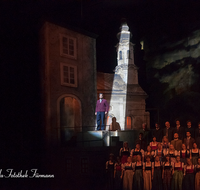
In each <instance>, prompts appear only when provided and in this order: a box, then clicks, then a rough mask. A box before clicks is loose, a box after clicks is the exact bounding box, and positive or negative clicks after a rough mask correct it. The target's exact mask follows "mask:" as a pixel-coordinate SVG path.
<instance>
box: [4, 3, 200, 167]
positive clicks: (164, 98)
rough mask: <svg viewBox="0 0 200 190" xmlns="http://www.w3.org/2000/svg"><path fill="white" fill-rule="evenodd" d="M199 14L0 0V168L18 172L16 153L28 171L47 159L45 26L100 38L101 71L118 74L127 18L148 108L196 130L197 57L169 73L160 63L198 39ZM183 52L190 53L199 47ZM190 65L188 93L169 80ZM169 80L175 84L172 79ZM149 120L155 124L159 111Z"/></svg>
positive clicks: (172, 6)
mask: <svg viewBox="0 0 200 190" xmlns="http://www.w3.org/2000/svg"><path fill="white" fill-rule="evenodd" d="M199 10H200V2H199V1H197V0H196V1H195V0H190V1H189V0H188V1H187V0H177V1H170V0H121V1H118V0H82V1H81V0H74V1H72V0H71V1H70V0H65V1H64V0H60V1H53V0H52V1H37V2H35V1H13V2H8V1H2V2H1V3H0V65H1V67H0V72H1V97H2V98H1V101H2V103H1V106H0V109H1V120H0V127H1V133H0V136H1V143H0V148H1V150H2V152H4V157H1V158H0V162H1V163H3V164H5V165H9V167H11V165H12V164H13V165H18V164H19V162H20V161H21V159H22V157H21V156H16V159H12V158H11V157H12V156H13V155H15V153H16V151H18V153H19V154H20V153H23V155H24V156H23V159H24V161H25V164H22V165H23V167H26V164H27V165H31V166H30V167H32V165H34V164H35V165H37V164H38V163H37V162H35V160H37V158H38V157H39V154H40V153H41V152H42V149H41V148H40V147H41V144H42V137H41V136H42V135H41V134H42V130H41V116H40V104H41V102H40V78H39V64H40V56H39V55H40V52H39V30H40V27H41V25H42V23H43V21H44V20H50V21H53V22H55V23H57V24H61V25H69V26H72V27H75V28H80V29H83V30H87V31H89V32H92V33H95V34H97V35H98V38H97V40H96V44H97V45H96V48H97V49H96V51H97V70H98V71H101V72H109V73H112V72H113V70H114V68H115V66H116V64H117V62H116V49H115V45H116V44H117V43H118V41H117V38H116V34H117V33H118V32H119V27H120V24H121V19H122V18H126V19H127V23H128V26H129V28H130V31H131V32H132V36H133V37H132V39H131V41H132V42H134V43H135V44H136V46H135V64H136V65H137V66H138V67H139V68H140V70H139V83H140V85H141V86H142V88H143V89H144V90H145V91H146V92H147V93H148V94H149V98H148V99H147V108H151V109H154V110H156V109H159V110H160V112H159V113H160V117H161V118H160V121H161V122H163V121H165V120H170V121H174V119H175V118H176V117H180V118H185V119H186V118H188V119H195V122H196V123H197V122H198V120H200V119H198V118H199V116H200V115H199V113H200V110H199V107H200V88H199V82H200V79H199V70H200V69H199V56H196V57H192V56H191V55H189V56H188V57H185V58H184V60H182V61H183V63H182V65H181V64H179V62H177V60H172V61H171V62H169V64H168V65H169V66H168V67H164V66H163V67H162V68H159V67H156V66H155V62H156V60H162V59H164V58H163V57H159V56H161V55H164V54H165V53H166V52H169V54H168V56H169V57H172V58H173V53H170V52H173V51H175V50H177V51H178V50H182V49H183V47H182V46H184V42H180V41H184V40H186V42H188V41H187V40H188V38H189V37H191V36H194V35H193V32H195V31H197V30H199V29H200V11H199ZM199 34H200V33H197V35H196V36H197V38H198V35H199ZM142 40H143V41H144V42H145V44H146V46H145V47H146V49H145V50H144V51H141V50H140V41H142ZM177 42H180V43H179V45H173V44H176V43H177ZM181 43H182V46H181ZM198 43H199V42H198ZM198 43H197V44H198ZM173 48H174V49H173ZM184 48H186V51H190V50H191V52H192V48H195V47H194V46H192V45H191V46H184ZM187 48H189V49H187ZM199 55H200V53H199ZM152 60H154V61H152ZM171 63H173V64H171ZM176 63H177V64H178V66H177V64H176ZM188 63H190V64H191V67H192V71H191V73H192V76H194V75H195V77H193V78H192V80H193V83H191V85H190V86H189V87H187V84H186V83H187V82H186V83H184V82H183V83H182V86H183V87H181V88H178V90H176V87H174V86H170V84H169V81H173V82H174V80H176V79H175V78H173V77H174V75H176V74H174V70H178V71H177V73H180V72H179V71H181V69H183V70H184V68H186V67H187V64H188ZM184 72H185V71H184ZM169 73H172V74H174V75H171V74H169ZM157 76H158V77H157ZM163 76H165V77H164V78H163ZM170 76H172V79H170V80H169V77H170ZM176 76H177V75H176ZM189 76H190V75H189ZM166 78H167V79H166ZM166 80H168V81H167V82H166ZM163 81H164V82H163ZM173 84H174V83H173ZM174 85H175V86H176V84H174ZM94 93H95V92H94ZM183 102H184V103H183ZM184 105H185V106H184ZM184 110H185V111H184ZM151 114H152V115H151V116H152V121H153V122H155V121H156V120H157V111H152V112H151ZM180 114H182V115H180ZM183 121H184V122H185V120H184V119H183ZM38 150H39V151H38ZM36 152H37V154H35V153H36ZM8 158H10V161H9V160H8ZM27 159H30V161H29V162H28V161H27ZM26 161H27V162H26ZM8 163H9V164H8ZM30 163H31V164H30ZM19 167H21V165H19Z"/></svg>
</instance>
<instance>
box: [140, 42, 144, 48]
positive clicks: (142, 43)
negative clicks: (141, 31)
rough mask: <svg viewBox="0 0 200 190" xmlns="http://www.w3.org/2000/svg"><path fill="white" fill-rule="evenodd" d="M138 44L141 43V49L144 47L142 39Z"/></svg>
mask: <svg viewBox="0 0 200 190" xmlns="http://www.w3.org/2000/svg"><path fill="white" fill-rule="evenodd" d="M140 45H141V50H143V49H144V41H141V42H140Z"/></svg>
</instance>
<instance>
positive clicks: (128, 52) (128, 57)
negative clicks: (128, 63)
mask: <svg viewBox="0 0 200 190" xmlns="http://www.w3.org/2000/svg"><path fill="white" fill-rule="evenodd" d="M130 58H131V55H130V50H127V59H130Z"/></svg>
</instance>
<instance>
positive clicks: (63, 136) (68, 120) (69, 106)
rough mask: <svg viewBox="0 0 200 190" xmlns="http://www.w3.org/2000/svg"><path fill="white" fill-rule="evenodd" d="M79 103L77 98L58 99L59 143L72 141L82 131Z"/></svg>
mask: <svg viewBox="0 0 200 190" xmlns="http://www.w3.org/2000/svg"><path fill="white" fill-rule="evenodd" d="M81 124H82V121H81V102H80V101H79V100H78V98H77V97H75V96H72V95H65V96H62V97H60V98H59V99H58V128H59V138H60V140H61V142H67V141H70V140H73V138H74V136H75V134H76V133H77V132H81V131H82V126H81Z"/></svg>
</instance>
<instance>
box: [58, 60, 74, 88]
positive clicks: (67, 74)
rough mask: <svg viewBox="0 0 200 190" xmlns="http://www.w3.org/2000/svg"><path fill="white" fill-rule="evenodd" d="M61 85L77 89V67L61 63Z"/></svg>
mask: <svg viewBox="0 0 200 190" xmlns="http://www.w3.org/2000/svg"><path fill="white" fill-rule="evenodd" d="M60 73H61V75H60V76H61V85H64V86H71V87H77V66H75V65H69V64H66V63H61V65H60Z"/></svg>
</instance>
